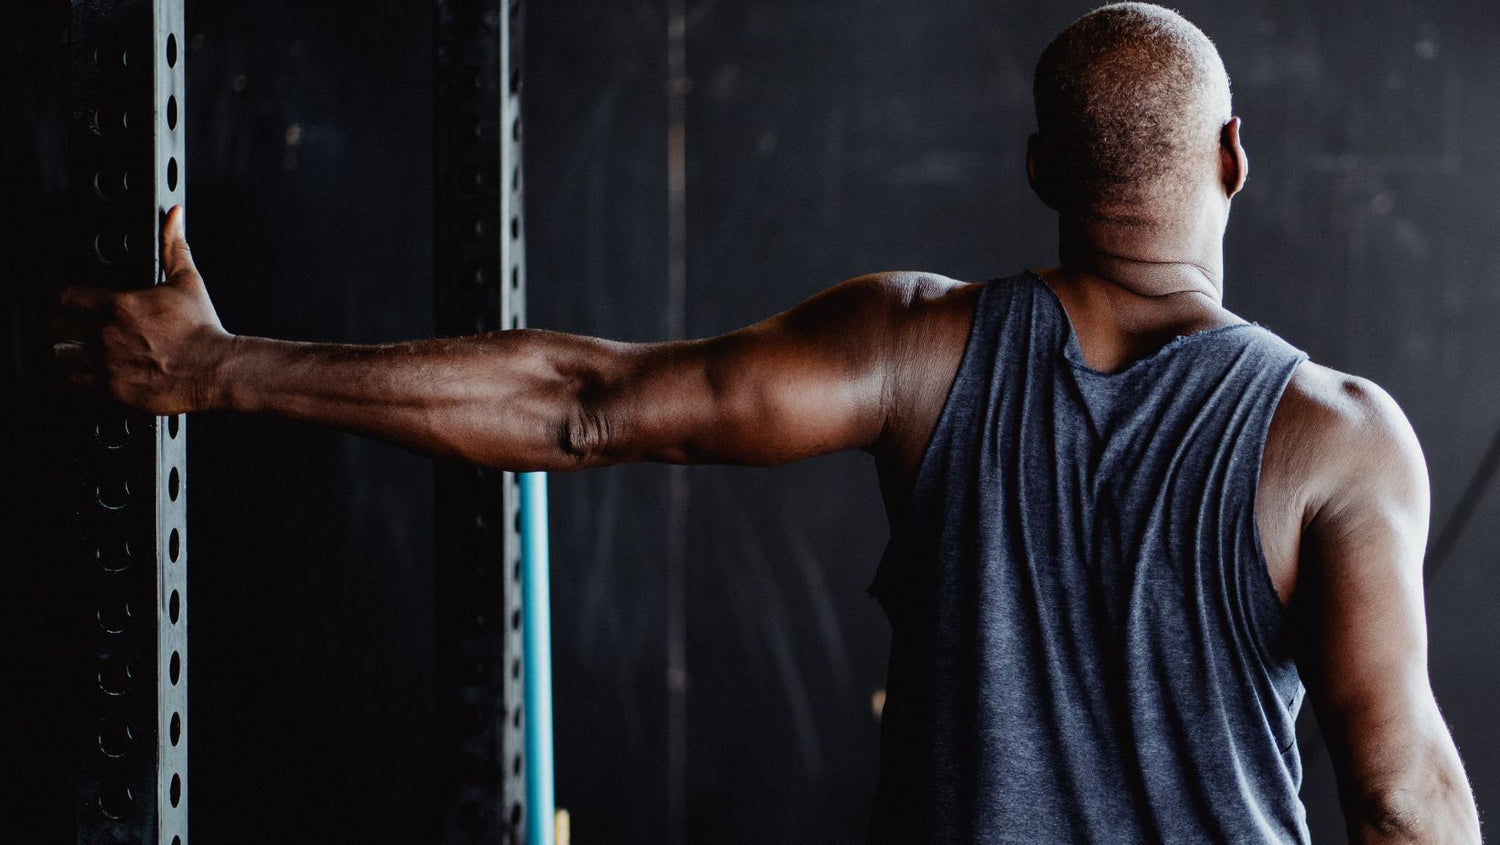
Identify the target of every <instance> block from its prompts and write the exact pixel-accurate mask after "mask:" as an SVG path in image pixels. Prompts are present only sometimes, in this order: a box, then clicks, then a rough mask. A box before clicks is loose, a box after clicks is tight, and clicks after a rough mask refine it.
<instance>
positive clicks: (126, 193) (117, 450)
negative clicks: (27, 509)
mask: <svg viewBox="0 0 1500 845" xmlns="http://www.w3.org/2000/svg"><path fill="white" fill-rule="evenodd" d="M69 44H70V50H71V58H70V62H69V66H70V72H71V79H70V96H71V113H70V126H69V177H70V185H69V199H70V205H71V218H72V227H71V238H72V245H73V248H72V250H71V254H70V257H69V277H70V280H71V281H72V282H74V283H79V284H91V285H101V286H104V287H110V288H115V289H128V288H138V287H145V286H149V285H151V284H154V283H159V282H161V281H162V271H161V263H160V255H159V251H158V249H157V244H158V243H159V237H160V229H161V224H162V222H163V220H164V217H165V213H166V210H167V209H168V208H170V207H171V206H173V205H177V204H179V203H182V202H183V197H184V194H185V190H184V189H185V181H186V172H185V171H186V166H185V165H186V162H185V159H184V146H183V111H184V106H185V103H184V102H183V100H184V96H183V95H184V90H185V89H184V84H183V68H184V65H185V56H184V55H183V48H184V30H183V10H182V0H74V2H73V3H72V19H71V22H70V28H69ZM77 442H78V444H79V449H78V476H77V481H78V486H77V490H78V499H77V519H78V529H79V531H78V536H79V537H80V538H81V541H82V542H81V544H80V547H79V550H78V555H77V558H76V560H77V564H78V566H79V567H80V568H81V569H82V573H81V575H82V579H83V580H82V583H85V584H88V585H89V594H88V595H87V596H84V597H83V602H82V605H83V606H85V607H86V611H85V612H84V613H82V614H80V615H79V618H78V619H77V621H76V624H78V625H79V626H80V627H81V629H82V630H81V632H80V639H79V642H81V643H83V649H84V654H83V655H81V657H82V660H81V662H80V670H79V679H80V682H81V686H82V687H83V689H82V690H81V695H82V697H83V701H84V702H85V703H84V705H83V707H82V713H83V716H82V718H81V720H80V723H79V725H78V730H79V731H80V734H81V742H80V743H79V748H80V751H79V753H80V755H81V758H82V759H81V760H80V767H79V772H80V777H79V781H78V789H77V793H76V800H75V802H74V807H75V815H76V818H75V821H76V824H75V829H76V831H77V841H78V842H79V843H90V844H91V843H120V842H141V843H144V842H156V843H159V845H183V843H185V842H186V841H187V835H188V816H187V806H188V781H187V686H188V679H187V656H188V653H187V522H186V513H187V510H186V506H187V462H186V430H185V424H184V421H183V419H182V418H181V417H170V418H157V417H151V416H148V415H144V414H139V413H136V412H132V411H128V410H125V409H123V408H121V407H119V406H117V405H113V404H111V403H108V402H106V401H102V400H101V401H96V402H91V403H88V404H87V405H86V406H85V407H84V408H83V409H82V411H81V414H80V420H79V428H78V432H77Z"/></svg>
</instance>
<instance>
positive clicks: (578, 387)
mask: <svg viewBox="0 0 1500 845" xmlns="http://www.w3.org/2000/svg"><path fill="white" fill-rule="evenodd" d="M162 250H163V262H164V265H165V267H166V270H167V278H168V281H167V283H166V284H163V285H160V286H158V287H155V288H152V289H149V290H140V291H131V292H126V293H113V292H109V291H103V290H99V289H93V288H72V289H69V290H68V291H66V292H64V295H63V299H62V305H63V309H64V310H63V316H62V317H61V318H60V319H59V321H58V326H57V331H58V333H59V335H60V337H61V339H62V341H63V342H61V343H59V344H57V347H56V349H55V355H56V357H57V358H58V360H59V361H60V362H61V363H62V364H63V365H64V366H65V367H66V368H67V369H68V372H69V377H70V378H71V379H72V380H73V381H74V382H76V383H78V384H80V385H82V386H85V387H93V388H95V389H101V390H106V391H108V392H109V393H110V394H111V395H113V396H114V397H115V398H117V399H119V400H120V401H122V402H125V403H126V404H129V405H132V406H134V407H138V408H141V409H143V410H147V411H151V412H154V413H158V414H171V413H180V412H187V411H198V410H209V409H221V408H222V409H233V410H241V411H249V412H256V413H270V414H275V415H278V416H283V417H288V418H292V419H298V420H305V421H309V422H314V423H319V424H323V425H328V426H333V427H336V428H342V429H345V430H349V431H356V432H360V433H363V434H368V435H371V436H374V437H379V438H381V439H384V440H388V441H391V442H394V443H398V444H401V445H403V446H406V447H409V448H412V449H415V450H418V451H421V452H426V453H429V454H434V455H440V456H445V457H454V458H460V459H464V460H469V461H474V462H478V463H483V464H487V465H491V466H497V467H502V468H505V469H512V470H534V469H548V470H567V469H577V468H582V467H589V466H599V465H603V464H610V463H620V462H626V461H640V460H657V461H668V462H676V463H698V462H716V463H740V464H776V463H786V462H789V461H794V460H797V459H800V458H805V457H809V456H812V455H817V454H823V453H826V452H832V451H837V450H841V449H850V448H869V447H872V446H873V445H874V444H875V442H876V441H877V440H878V439H879V438H880V436H881V433H882V431H883V428H884V425H885V419H886V414H887V404H888V402H887V397H888V396H889V395H890V392H889V390H888V389H887V374H888V369H889V368H890V366H891V361H890V358H891V356H890V354H889V347H890V343H891V341H890V337H891V326H892V325H893V322H894V321H895V320H896V319H898V315H899V313H900V312H901V311H902V309H903V308H904V307H905V304H906V303H908V302H909V297H908V296H907V294H906V293H905V289H906V288H907V287H908V286H909V284H910V282H909V280H903V279H902V278H901V277H897V276H870V277H864V278H861V279H856V280H853V281H850V282H846V283H844V284H842V285H839V286H837V287H835V288H832V289H830V290H828V291H826V292H824V293H822V294H820V295H818V296H815V297H813V298H812V299H810V300H808V301H806V302H804V303H802V304H801V305H799V306H797V307H796V308H793V309H792V310H790V311H788V312H786V313H784V314H780V315H778V316H776V317H773V318H771V319H769V320H766V321H765V322H762V323H759V324H757V325H754V326H751V327H749V328H746V329H742V330H740V331H737V332H733V333H731V334H727V335H724V336H721V337H717V338H711V339H706V340H695V341H682V342H676V343H655V344H626V343H615V342H611V341H605V340H598V339H594V338H586V337H579V336H574V335H566V334H559V333H555V332H546V331H532V330H519V331H502V332H494V333H491V334H487V335H479V336H474V337H464V338H453V339H434V340H423V341H416V342H410V343H398V344H385V345H376V346H358V345H347V344H326V343H295V342H288V341H279V340H269V339H264V338H253V337H237V336H233V335H230V334H228V333H227V332H225V330H224V329H223V327H222V325H221V324H220V322H219V319H218V316H217V315H216V313H215V312H214V308H213V305H212V303H211V302H210V300H209V297H208V293H207V290H206V289H205V287H204V284H203V279H202V277H201V276H200V275H199V274H198V271H197V269H196V267H195V266H194V264H193V259H192V255H191V253H190V252H189V251H188V247H187V244H186V242H185V241H184V240H183V238H182V212H181V210H180V209H176V210H174V211H173V213H172V214H171V215H169V217H168V221H167V225H166V227H165V228H164V232H163V244H162Z"/></svg>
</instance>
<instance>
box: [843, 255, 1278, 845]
mask: <svg viewBox="0 0 1500 845" xmlns="http://www.w3.org/2000/svg"><path fill="white" fill-rule="evenodd" d="M1304 357H1305V356H1304V355H1303V354H1302V353H1301V352H1299V351H1298V350H1296V349H1294V348H1292V347H1291V346H1288V345H1287V344H1286V343H1285V342H1284V341H1282V340H1281V339H1280V338H1278V337H1276V336H1275V335H1274V334H1272V333H1271V332H1269V331H1267V330H1265V329H1263V328H1261V327H1260V326H1257V325H1254V324H1243V325H1237V326H1229V327H1225V328H1220V329H1214V330H1210V331H1206V332H1202V333H1199V334H1193V335H1188V336H1187V337H1182V338H1178V339H1177V340H1175V341H1173V342H1172V343H1170V344H1168V345H1167V346H1166V347H1164V348H1163V349H1162V350H1161V351H1159V352H1158V353H1156V354H1155V355H1153V356H1152V357H1149V358H1146V359H1144V360H1141V361H1139V362H1136V363H1135V364H1134V365H1132V366H1131V367H1130V368H1129V369H1127V370H1125V371H1123V372H1120V373H1116V374H1112V375H1106V374H1103V373H1099V372H1096V371H1094V370H1090V369H1088V368H1087V367H1086V366H1084V364H1083V357H1082V353H1081V350H1080V349H1079V347H1078V341H1077V338H1076V337H1075V336H1074V335H1073V333H1072V328H1071V326H1070V325H1069V323H1068V317H1067V313H1066V312H1065V311H1064V310H1063V308H1062V304H1061V303H1060V302H1059V301H1058V299H1057V297H1056V296H1055V295H1054V294H1053V292H1052V291H1051V289H1050V288H1049V287H1047V285H1046V283H1045V282H1043V281H1042V280H1041V279H1040V278H1038V277H1037V276H1034V275H1030V274H1026V275H1022V276H1017V277H1013V278H1009V279H999V280H996V281H993V282H990V283H988V284H986V286H985V288H984V290H983V291H982V292H981V293H980V295H979V301H978V305H977V310H976V313H975V318H974V327H973V329H972V331H971V332H970V336H969V341H968V346H967V348H966V350H965V352H964V357H963V362H962V363H961V364H960V366H959V370H958V375H957V378H956V380H955V381H954V384H953V388H952V390H951V392H950V394H949V396H948V400H947V404H946V406H945V407H944V409H943V412H942V415H941V417H940V418H939V420H938V424H937V428H936V430H935V431H934V432H933V435H932V440H931V442H930V443H929V445H928V447H927V452H926V454H925V455H924V457H923V459H922V464H921V468H920V470H919V473H918V476H917V482H916V487H915V491H914V493H913V496H912V499H911V502H910V505H909V507H908V509H907V511H906V512H905V514H904V515H902V516H901V517H899V518H898V519H897V524H896V525H895V526H894V527H893V531H892V537H891V542H890V545H889V546H888V547H887V550H886V553H885V556H884V558H883V559H882V560H881V563H880V568H879V570H878V572H877V574H876V577H875V581H874V583H873V584H872V585H871V587H870V591H871V593H872V594H874V595H875V596H876V597H877V598H879V599H880V602H881V604H882V606H883V607H884V608H885V612H886V615H887V617H888V618H889V619H890V623H891V629H892V643H891V661H890V676H889V681H888V688H887V691H886V700H885V712H884V715H883V717H882V722H881V754H880V784H879V788H878V790H877V795H876V802H875V809H874V812H873V814H872V819H871V829H870V838H871V840H872V841H878V842H927V841H941V842H1007V843H1010V842H1014V843H1028V845H1030V843H1051V842H1068V843H1072V842H1097V843H1111V845H1117V843H1130V842H1162V841H1165V842H1193V843H1199V842H1306V841H1307V839H1308V833H1307V825H1306V821H1305V818H1304V811H1303V808H1302V804H1301V802H1300V801H1299V799H1298V797H1297V790H1298V787H1299V786H1300V784H1301V780H1302V765H1301V761H1300V758H1299V757H1298V754H1297V748H1296V743H1295V734H1294V731H1293V723H1294V722H1295V720H1296V714H1297V710H1298V708H1299V707H1300V706H1301V703H1302V692H1303V690H1302V684H1301V682H1300V680H1299V679H1298V677H1297V671H1296V667H1295V666H1294V665H1293V663H1292V660H1291V658H1290V656H1289V655H1288V653H1287V649H1286V647H1285V644H1284V642H1283V628H1284V619H1283V610H1282V607H1281V604H1280V602H1279V601H1278V600H1277V598H1276V594H1275V591H1274V589H1273V587H1272V586H1271V581H1270V577H1269V576H1268V574H1267V571H1266V565H1265V560H1264V558H1263V557H1262V555H1261V552H1260V548H1259V540H1258V536H1257V532H1256V526H1255V491H1256V485H1257V481H1258V478H1259V473H1260V458H1261V451H1262V448H1263V446H1264V443H1265V437H1266V430H1267V428H1268V426H1269V425H1270V420H1271V416H1272V414H1273V412H1274V411H1275V409H1276V405H1277V403H1278V402H1279V401H1280V397H1281V393H1282V391H1283V389H1284V388H1285V386H1286V383H1287V381H1288V379H1289V378H1290V376H1291V373H1292V370H1293V369H1295V368H1296V366H1297V364H1298V363H1299V362H1301V361H1302V360H1303V359H1304Z"/></svg>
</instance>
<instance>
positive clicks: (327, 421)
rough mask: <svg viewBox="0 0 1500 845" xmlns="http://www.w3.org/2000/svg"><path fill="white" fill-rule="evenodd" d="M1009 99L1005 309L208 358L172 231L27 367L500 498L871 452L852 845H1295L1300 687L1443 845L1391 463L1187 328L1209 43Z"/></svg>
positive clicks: (1417, 569) (1371, 815) (177, 216)
mask: <svg viewBox="0 0 1500 845" xmlns="http://www.w3.org/2000/svg"><path fill="white" fill-rule="evenodd" d="M1035 95H1036V116H1037V132H1036V134H1034V135H1033V136H1032V137H1031V142H1030V149H1029V153H1028V156H1027V162H1026V165H1027V169H1028V173H1029V175H1030V177H1031V182H1032V185H1033V187H1034V188H1035V190H1036V192H1037V194H1038V195H1039V196H1040V197H1041V199H1042V200H1043V201H1044V202H1045V203H1046V204H1047V205H1048V206H1049V207H1050V208H1051V209H1053V210H1054V211H1055V212H1056V214H1057V221H1058V234H1059V242H1060V247H1059V252H1060V258H1061V261H1060V263H1059V265H1058V266H1056V267H1052V268H1048V269H1042V270H1039V271H1037V272H1034V273H1024V274H1021V275H1017V276H1012V277H1009V278H1002V279H996V280H993V281H989V282H985V283H981V284H964V283H960V282H956V281H953V280H951V279H946V278H942V277H939V276H935V275H930V274H923V273H881V274H875V275H871V276H866V277H862V278H858V279H854V280H851V281H847V282H844V283H843V284H840V285H837V286H835V287H833V288H830V289H829V290H827V291H825V292H824V293H822V294H819V295H817V296H815V297H813V298H812V299H810V300H808V301H806V302H804V303H802V304H800V305H798V306H796V307H794V308H792V309H791V310H789V311H787V312H785V313H783V314H779V315H777V316H774V317H771V318H770V319H768V320H766V321H764V322H762V323H758V324H756V325H753V326H750V327H748V328H745V329H741V330H739V331H736V332H732V333H730V334H727V335H723V336H721V337H714V338H708V339H704V340H692V341H684V342H674V343H647V344H626V343H615V342H611V341H607V340H599V339H595V338H588V337H578V336H572V335H567V334H558V333H553V332H547V331H533V330H519V331H501V332H494V333H490V334H485V335H481V336H476V337H465V338H458V339H442V340H423V341H415V342H411V343H400V344H389V345H380V346H352V345H337V344H318V343H294V342H287V341H279V340H270V339H266V338H259V337H251V336H244V335H231V334H228V333H227V332H225V330H224V329H223V328H222V326H221V325H220V323H219V319H218V317H217V316H216V314H215V312H214V308H213V305H212V304H211V303H210V301H209V298H208V293H207V291H206V289H205V287H204V283H203V279H202V277H201V276H200V275H199V273H198V270H197V269H196V268H195V266H194V264H193V259H192V256H191V254H190V253H189V252H188V247H187V245H186V243H184V242H183V239H182V231H183V229H182V212H181V210H180V209H178V210H175V211H174V212H173V213H172V215H171V216H170V218H169V220H168V223H167V226H166V230H165V237H164V242H163V244H162V249H163V253H164V260H165V262H166V266H167V268H168V269H169V272H170V279H169V281H168V282H167V284H165V285H162V286H160V287H157V288H155V289H151V290H143V291H132V292H127V293H109V292H105V291H102V290H96V289H89V288H74V289H70V290H68V291H67V292H66V293H65V294H64V296H63V302H62V304H63V312H62V316H61V317H60V319H59V322H58V332H59V335H60V339H61V342H60V343H59V344H58V345H57V349H56V355H57V357H58V359H59V360H60V361H61V362H62V363H63V365H64V366H65V368H66V370H67V372H68V377H69V378H71V379H72V380H73V381H74V382H76V383H78V384H79V385H81V386H83V387H85V388H90V389H94V390H100V391H107V392H108V393H109V394H111V395H113V396H114V397H116V398H118V399H119V400H120V401H122V402H126V403H128V404H130V405H133V406H135V407H138V408H142V409H146V410H149V411H153V412H156V413H159V414H170V413H177V412H182V411H199V410H209V409H231V410H238V411H246V412H254V413H268V414H277V415H280V416H284V417H291V418H295V419H301V420H307V421H310V422H315V423H320V424H323V425H330V426H336V427H339V428H343V429H347V430H350V431H355V432H361V433H364V434H368V435H371V436H374V437H379V438H382V439H385V440H389V441H392V442H395V443H399V444H402V445H404V446H407V447H410V448H413V449H417V450H420V451H423V452H426V453H429V454H433V455H441V456H446V457H456V458H461V459H465V460H469V461H475V462H479V463H484V464H488V465H491V466H495V467H502V468H505V469H509V470H575V469H584V468H588V467H597V466H604V465H608V464H617V463H623V462H628V461H666V462H673V463H733V464H758V465H768V464H782V463H788V462H791V461H795V460H798V459H801V458H806V457H810V456H813V455H819V454H824V453H827V452H833V451H836V450H842V449H861V450H865V451H867V452H869V453H870V454H871V455H872V456H873V457H874V460H875V462H876V465H877V467H878V470H879V477H880V483H881V485H882V488H883V493H884V497H885V502H886V507H887V509H888V511H889V515H890V520H891V526H892V537H891V542H890V545H889V546H888V548H887V551H886V554H885V556H884V558H883V559H882V560H881V562H880V566H879V570H878V574H877V577H876V580H875V583H874V585H873V586H872V592H873V593H874V594H875V596H876V597H878V598H879V600H880V601H881V603H882V605H883V606H884V608H885V610H886V613H887V615H888V617H889V619H890V622H891V626H892V649H893V653H892V659H891V664H890V667H891V669H890V671H891V676H890V679H889V686H888V695H887V699H886V706H885V715H884V719H883V722H882V726H881V767H880V779H879V787H878V792H877V796H876V801H875V809H874V812H873V815H872V819H871V829H870V836H871V838H872V839H875V840H889V841H900V842H908V841H922V840H944V841H954V840H976V841H985V842H1026V843H1031V842H1083V841H1090V842H1109V843H1122V842H1137V841H1148V842H1149V841H1162V840H1165V841H1174V842H1227V841H1235V842H1240V841H1276V842H1302V841H1306V840H1307V838H1308V832H1307V826H1306V822H1305V814H1304V812H1303V809H1302V805H1301V803H1300V802H1299V800H1298V796H1297V792H1298V787H1299V785H1300V782H1301V764H1300V760H1299V757H1298V752H1297V747H1296V742H1295V734H1294V731H1293V723H1294V720H1295V718H1296V714H1297V712H1298V710H1299V708H1300V706H1301V703H1302V700H1303V695H1304V684H1305V685H1306V687H1305V688H1306V691H1307V692H1308V693H1310V697H1311V700H1312V704H1313V706H1314V708H1315V709H1316V711H1317V715H1318V719H1319V722H1320V724H1321V725H1322V727H1323V730H1324V733H1325V735H1326V737H1327V739H1328V745H1329V749H1330V753H1331V754H1332V758H1333V761H1334V764H1335V766H1336V769H1337V772H1338V778H1339V784H1340V792H1341V794H1342V796H1343V801H1344V808H1345V815H1346V818H1347V820H1348V828H1349V832H1350V835H1351V838H1353V839H1354V840H1356V841H1360V842H1385V841H1390V842H1406V841H1421V842H1446V841H1454V842H1472V841H1477V840H1478V838H1479V828H1478V819H1477V815H1476V812H1475V808H1474V803H1473V799H1472V797H1471V794H1470V790H1469V786H1468V783H1467V781H1466V778H1465V775H1464V772H1463V769H1462V766H1461V764H1460V763H1459V759H1458V754H1457V752H1456V750H1455V749H1454V745H1453V742H1452V740H1451V739H1450V737H1449V732H1448V730H1447V728H1446V726H1445V724H1444V723H1443V720H1442V718H1441V716H1440V715H1439V713H1438V708H1437V704H1436V703H1435V701H1434V699H1433V695H1432V690H1431V687H1430V685H1429V682H1428V676H1427V665H1426V626H1425V620H1424V618H1423V600H1422V579H1421V569H1422V552H1423V547H1424V544H1425V540H1426V531H1427V515H1428V514H1427V512H1428V490H1427V479H1426V476H1425V470H1424V466H1423V460H1422V455H1421V452H1420V449H1419V447H1418V445H1417V442H1416V439H1415V437H1414V435H1413V433H1412V431H1411V428H1410V426H1409V425H1408V424H1407V422H1406V419H1405V417H1404V416H1403V415H1402V413H1401V411H1400V409H1399V408H1397V407H1396V405H1395V403H1394V402H1393V401H1392V400H1391V399H1390V398H1389V397H1388V396H1387V395H1386V394H1385V393H1384V392H1382V391H1381V390H1380V389H1379V388H1378V387H1376V386H1375V385H1373V384H1371V383H1369V382H1368V381H1365V380H1362V379H1359V378H1354V377H1351V376H1346V375H1343V374H1341V373H1337V372H1334V371H1332V370H1329V369H1327V368H1324V367H1321V366H1318V365H1316V364H1313V363H1311V362H1309V361H1308V360H1307V359H1306V356H1305V355H1303V354H1302V353H1301V352H1299V351H1297V350H1296V349H1294V348H1293V347H1291V346H1289V345H1288V344H1287V343H1285V342H1284V341H1282V340H1281V339H1279V338H1277V337H1276V336H1275V335H1273V334H1271V333H1270V332H1268V331H1266V330H1265V329H1262V328H1260V327H1258V326H1255V325H1253V324H1249V323H1246V322H1245V321H1244V320H1242V319H1241V318H1240V317H1238V316H1236V315H1235V314H1232V313H1230V312H1229V311H1227V310H1225V309H1224V308H1223V306H1222V304H1221V303H1222V298H1223V297H1222V293H1223V284H1224V278H1223V258H1222V237H1223V232H1224V227H1225V224H1226V222H1227V219H1228V214H1229V208H1230V201H1231V199H1232V198H1233V197H1234V196H1235V194H1236V193H1238V192H1239V190H1240V189H1241V187H1243V185H1244V183H1245V177H1246V174H1247V172H1248V161H1247V159H1246V156H1245V151H1244V149H1243V147H1242V146H1241V143H1240V122H1239V120H1238V118H1235V117H1233V115H1232V112H1231V109H1230V92H1229V81H1228V77H1227V75H1226V74H1225V71H1224V68H1223V65H1222V63H1221V62H1220V59H1219V56H1218V53H1217V51H1216V50H1215V49H1214V46H1213V44H1212V43H1211V42H1210V41H1209V40H1208V38H1207V37H1206V36H1204V35H1203V33H1202V32H1200V31H1199V30H1198V29H1196V28H1195V27H1194V26H1193V25H1192V24H1190V23H1188V22H1187V21H1186V20H1184V19H1182V18H1181V17H1179V16H1177V15H1176V14H1175V13H1172V12H1169V11H1166V10H1164V9H1161V8H1158V7H1155V6H1149V5H1143V4H1133V3H1132V4H1122V5H1116V6H1108V7H1105V8H1103V9H1099V10H1097V11H1095V12H1093V13H1090V14H1088V15H1086V16H1084V17H1083V18H1082V19H1080V20H1079V21H1077V22H1076V23H1074V24H1073V25H1072V26H1070V27H1068V28H1067V29H1066V30H1065V31H1064V32H1063V33H1062V34H1061V35H1059V36H1058V37H1057V39H1056V40H1055V41H1054V42H1053V43H1052V44H1051V46H1049V47H1048V48H1047V50H1046V52H1045V53H1044V54H1043V56H1042V58H1041V61H1040V62H1039V64H1038V66H1037V72H1036V80H1035ZM1248 281H1249V282H1250V283H1254V282H1255V280H1254V279H1251V280H1248ZM435 374H440V376H441V377H435Z"/></svg>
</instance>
